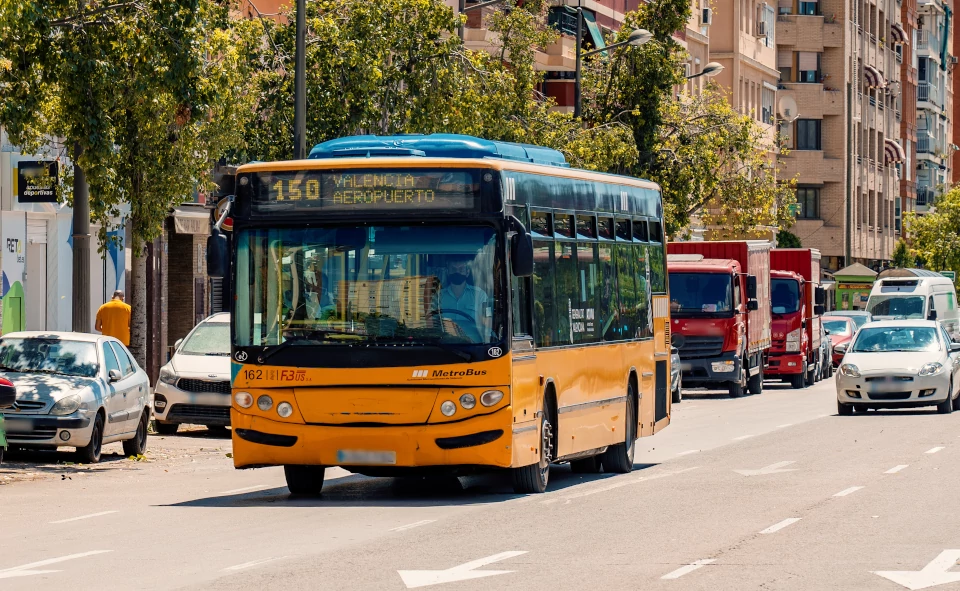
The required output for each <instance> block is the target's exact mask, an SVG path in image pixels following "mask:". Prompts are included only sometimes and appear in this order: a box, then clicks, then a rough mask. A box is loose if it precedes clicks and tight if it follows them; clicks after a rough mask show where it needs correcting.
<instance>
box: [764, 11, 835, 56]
mask: <svg viewBox="0 0 960 591" xmlns="http://www.w3.org/2000/svg"><path fill="white" fill-rule="evenodd" d="M800 31H803V33H802V34H801V32H800ZM777 45H779V46H789V47H793V48H795V49H796V50H797V51H823V49H824V48H825V47H842V46H843V28H842V26H841V25H839V24H838V23H827V22H825V21H824V17H822V16H808V15H801V14H781V15H780V16H778V17H777Z"/></svg>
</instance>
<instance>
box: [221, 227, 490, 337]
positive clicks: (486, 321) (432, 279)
mask: <svg viewBox="0 0 960 591" xmlns="http://www.w3.org/2000/svg"><path fill="white" fill-rule="evenodd" d="M496 237H497V234H496V231H495V229H494V228H493V227H489V226H450V225H443V226H337V227H309V228H289V229H258V230H247V231H244V232H241V233H240V237H239V243H238V248H237V285H242V286H244V287H245V289H238V290H237V301H236V308H235V313H234V322H235V324H236V340H237V345H239V346H251V345H256V346H270V345H279V344H280V343H284V342H286V341H291V340H292V343H291V344H293V343H297V344H301V343H302V344H307V345H346V346H358V345H371V344H373V345H376V344H384V345H387V346H400V345H425V344H435V345H442V344H452V345H478V344H492V343H499V342H501V340H502V338H503V337H504V334H503V333H504V330H505V329H504V324H505V323H504V321H503V317H502V316H503V313H502V311H501V310H500V309H499V308H498V306H497V303H498V302H503V301H504V294H502V293H500V290H501V287H500V279H498V277H499V276H500V274H502V272H503V271H502V269H503V266H502V264H500V263H499V262H498V259H497V256H496V251H497V249H496V244H497V240H496ZM247 286H249V287H247Z"/></svg>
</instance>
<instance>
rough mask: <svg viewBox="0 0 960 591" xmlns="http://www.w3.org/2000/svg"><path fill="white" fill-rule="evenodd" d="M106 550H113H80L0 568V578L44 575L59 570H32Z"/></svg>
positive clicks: (105, 551)
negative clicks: (58, 556)
mask: <svg viewBox="0 0 960 591" xmlns="http://www.w3.org/2000/svg"><path fill="white" fill-rule="evenodd" d="M107 552H113V550H93V551H90V552H82V553H80V554H71V555H69V556H61V557H60V558H48V559H47V560H41V561H39V562H31V563H30V564H24V565H23V566H15V567H13V568H7V569H3V570H0V579H12V578H15V577H29V576H31V575H46V574H50V573H56V572H60V571H56V570H33V569H35V568H38V567H41V566H47V565H50V564H56V563H58V562H65V561H67V560H76V559H77V558H86V557H87V556H93V555H95V554H105V553H107Z"/></svg>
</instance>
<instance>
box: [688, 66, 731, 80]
mask: <svg viewBox="0 0 960 591" xmlns="http://www.w3.org/2000/svg"><path fill="white" fill-rule="evenodd" d="M722 71H723V64H718V63H717V62H710V63H709V64H707V65H705V66H704V67H703V69H702V70H700V71H699V72H697V73H696V74H691V75H689V76H685V78H686V79H687V80H693V79H694V78H699V77H700V76H706V77H707V78H713V77H714V76H716V75H717V74H719V73H720V72H722Z"/></svg>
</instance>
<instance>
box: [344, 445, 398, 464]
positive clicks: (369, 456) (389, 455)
mask: <svg viewBox="0 0 960 591" xmlns="http://www.w3.org/2000/svg"><path fill="white" fill-rule="evenodd" d="M337 463H339V464H340V465H342V466H358V465H381V466H382V465H391V466H392V465H395V464H396V463H397V452H395V451H361V450H352V449H341V450H339V451H337Z"/></svg>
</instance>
